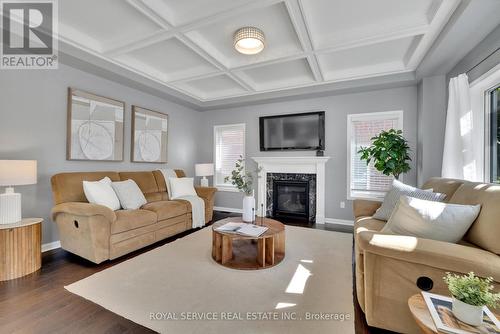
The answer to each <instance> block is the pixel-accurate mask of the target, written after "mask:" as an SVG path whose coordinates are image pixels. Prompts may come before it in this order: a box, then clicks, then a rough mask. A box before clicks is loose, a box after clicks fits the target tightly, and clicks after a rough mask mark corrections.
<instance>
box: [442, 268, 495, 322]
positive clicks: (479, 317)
mask: <svg viewBox="0 0 500 334" xmlns="http://www.w3.org/2000/svg"><path fill="white" fill-rule="evenodd" d="M443 279H444V281H445V282H446V284H447V285H448V290H450V293H451V296H452V299H453V303H452V310H453V314H454V315H455V317H457V319H459V320H461V321H463V322H465V323H467V324H469V325H473V326H480V325H481V324H482V323H483V307H484V306H489V307H492V308H495V307H496V306H497V305H498V303H499V302H500V293H493V292H492V290H493V285H492V284H491V283H492V282H493V278H491V277H488V278H480V277H477V276H475V275H474V273H473V272H470V273H468V274H467V275H456V274H451V273H446V276H445V277H444V278H443Z"/></svg>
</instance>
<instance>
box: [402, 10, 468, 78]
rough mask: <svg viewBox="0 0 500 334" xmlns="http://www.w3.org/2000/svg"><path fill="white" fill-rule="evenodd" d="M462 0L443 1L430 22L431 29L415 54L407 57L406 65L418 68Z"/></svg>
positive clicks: (415, 50) (410, 67)
mask: <svg viewBox="0 0 500 334" xmlns="http://www.w3.org/2000/svg"><path fill="white" fill-rule="evenodd" d="M460 1H461V0H446V1H442V2H441V6H440V7H439V8H438V9H437V11H436V13H435V14H434V16H433V20H432V22H431V24H430V28H429V31H428V32H427V33H426V34H425V35H424V36H423V37H422V38H421V40H420V42H419V43H418V45H417V46H416V47H415V49H414V51H413V54H411V55H408V57H407V59H406V67H407V68H409V69H416V68H417V67H418V65H419V64H420V62H421V61H422V59H424V56H425V54H426V53H427V52H428V51H429V49H430V48H431V46H432V43H434V41H435V40H436V38H437V37H438V35H439V33H440V32H441V31H442V30H443V28H444V26H445V25H446V23H447V22H448V20H449V19H450V17H451V16H452V15H453V13H454V12H455V10H456V9H457V7H458V5H459V4H460Z"/></svg>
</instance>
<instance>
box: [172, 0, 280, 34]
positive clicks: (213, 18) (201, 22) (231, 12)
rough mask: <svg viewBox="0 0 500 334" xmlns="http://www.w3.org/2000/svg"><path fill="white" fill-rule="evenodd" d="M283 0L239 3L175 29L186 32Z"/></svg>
mask: <svg viewBox="0 0 500 334" xmlns="http://www.w3.org/2000/svg"><path fill="white" fill-rule="evenodd" d="M283 1H284V0H259V1H255V0H253V1H250V2H249V3H247V4H244V5H239V6H237V7H233V8H230V9H227V10H225V11H222V12H217V13H216V14H213V15H209V16H205V17H203V18H200V19H197V20H195V21H192V22H189V23H185V24H182V25H179V26H176V27H175V29H176V30H178V31H180V32H182V33H186V32H189V31H192V30H198V29H200V28H202V27H204V26H206V25H209V24H212V23H214V22H218V21H221V20H224V19H227V18H230V17H232V16H236V15H241V14H244V13H247V12H249V11H253V10H256V9H260V8H264V7H268V6H271V5H274V4H277V3H280V2H283Z"/></svg>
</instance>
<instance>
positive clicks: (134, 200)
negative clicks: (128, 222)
mask: <svg viewBox="0 0 500 334" xmlns="http://www.w3.org/2000/svg"><path fill="white" fill-rule="evenodd" d="M111 186H112V187H113V189H114V190H115V192H116V195H117V196H118V199H119V200H120V204H121V205H122V208H124V209H125V210H136V209H139V208H140V207H141V206H143V205H144V204H146V203H147V202H148V201H146V197H144V194H143V193H142V191H141V189H140V188H139V186H138V185H137V183H135V181H134V180H126V181H120V182H113V183H112V184H111Z"/></svg>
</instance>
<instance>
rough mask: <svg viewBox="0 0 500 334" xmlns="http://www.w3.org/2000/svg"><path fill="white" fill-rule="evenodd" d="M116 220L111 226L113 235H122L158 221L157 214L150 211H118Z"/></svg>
mask: <svg viewBox="0 0 500 334" xmlns="http://www.w3.org/2000/svg"><path fill="white" fill-rule="evenodd" d="M115 214H116V220H115V221H114V222H113V224H111V234H115V233H121V232H125V231H128V230H132V229H135V228H139V227H142V226H146V225H151V224H154V223H156V222H157V221H158V217H157V215H156V213H154V212H152V211H148V210H141V209H138V210H118V211H115Z"/></svg>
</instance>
